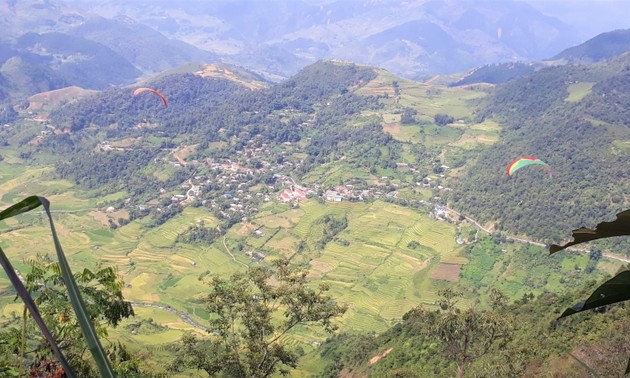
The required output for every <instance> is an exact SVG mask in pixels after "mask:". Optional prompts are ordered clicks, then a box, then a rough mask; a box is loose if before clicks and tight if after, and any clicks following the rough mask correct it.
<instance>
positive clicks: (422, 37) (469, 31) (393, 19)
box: [75, 0, 578, 78]
mask: <svg viewBox="0 0 630 378" xmlns="http://www.w3.org/2000/svg"><path fill="white" fill-rule="evenodd" d="M75 4H77V5H79V4H80V5H81V6H85V7H87V8H89V9H90V10H91V11H92V12H95V13H98V14H100V15H102V16H104V17H119V16H127V17H130V18H133V19H134V20H137V21H138V22H141V23H143V24H145V25H148V26H150V27H152V28H153V29H155V30H158V31H160V32H162V33H163V34H164V35H166V36H168V37H170V38H174V39H179V40H182V41H186V42H188V43H190V44H193V45H195V46H197V47H199V48H202V49H204V50H207V51H211V52H213V53H215V54H217V55H219V56H221V58H222V59H223V60H225V61H228V62H231V63H234V64H237V65H240V66H245V67H248V68H250V69H254V70H256V71H259V72H261V73H264V74H266V75H267V76H268V77H274V76H276V77H284V78H286V77H289V76H291V75H293V74H295V73H297V72H298V71H299V70H300V69H301V68H303V67H304V66H306V65H307V64H310V63H313V62H315V61H317V60H320V59H323V60H328V59H342V60H348V61H353V62H356V63H361V64H368V65H371V66H377V67H383V68H385V69H387V70H389V71H391V72H393V73H395V74H398V75H402V76H405V77H411V78H418V77H424V76H427V75H434V74H436V73H437V74H444V73H454V72H461V71H466V70H469V69H471V68H472V67H476V66H481V65H484V64H493V63H498V62H504V61H516V60H535V59H542V58H545V57H549V56H551V55H553V54H556V53H557V52H558V51H560V50H562V49H564V48H566V47H567V46H571V45H573V44H575V43H577V42H578V40H577V39H576V37H575V33H574V30H573V29H572V27H570V26H568V25H565V24H563V23H562V22H560V21H559V20H557V19H554V18H551V17H547V16H545V15H543V14H541V13H540V12H538V11H537V10H535V9H534V8H532V7H531V6H529V5H528V4H526V3H521V2H516V1H501V2H496V1H474V2H470V1H445V0H432V1H410V2H401V1H391V0H383V1H287V0H269V1H264V2H255V1H241V2H239V1H213V2H201V1H188V2H186V3H185V4H180V3H177V4H175V3H171V2H164V1H158V2H156V1H144V0H139V1H134V2H128V1H121V0H108V1H104V2H103V1H98V2H96V1H94V2H86V1H81V2H75Z"/></svg>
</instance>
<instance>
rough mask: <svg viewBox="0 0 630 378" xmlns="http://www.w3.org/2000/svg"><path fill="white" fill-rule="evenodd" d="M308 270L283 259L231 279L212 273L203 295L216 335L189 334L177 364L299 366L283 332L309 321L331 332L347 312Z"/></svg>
mask: <svg viewBox="0 0 630 378" xmlns="http://www.w3.org/2000/svg"><path fill="white" fill-rule="evenodd" d="M307 273H308V272H307V271H305V270H300V269H295V268H293V267H290V266H289V262H288V261H287V260H279V261H277V262H276V263H275V264H274V265H273V266H272V267H267V266H258V267H255V268H252V269H250V270H249V271H248V272H247V273H236V274H233V275H232V276H231V277H230V278H229V279H225V278H221V277H214V278H213V279H212V280H211V281H210V282H209V286H210V293H209V294H208V295H207V297H206V298H205V299H204V302H205V306H206V310H207V311H208V312H209V313H211V314H212V316H211V318H210V329H212V330H213V331H212V334H213V336H211V337H210V338H209V339H199V338H197V337H195V336H193V335H192V334H187V335H185V336H184V337H183V338H182V340H181V347H180V352H179V353H178V355H177V358H176V360H175V363H174V367H182V366H184V367H189V368H195V369H199V370H204V371H206V372H207V373H208V374H209V375H211V376H213V375H216V374H222V375H224V376H228V377H269V376H271V375H272V374H274V373H275V372H276V371H279V372H280V374H283V375H286V374H287V373H288V372H289V369H291V368H295V367H296V365H297V359H298V356H297V355H296V353H295V352H293V351H290V350H288V349H287V348H286V346H285V345H283V342H282V338H283V336H284V335H286V334H287V333H288V332H290V331H291V330H292V329H294V328H295V327H297V326H299V325H306V324H318V325H320V326H322V327H323V328H324V330H326V331H328V332H332V331H334V330H335V329H336V326H334V325H333V324H332V323H331V321H332V319H333V318H334V317H336V316H339V315H341V314H343V313H344V312H345V311H346V306H343V305H338V304H337V303H335V301H333V300H332V299H331V297H330V296H327V295H325V293H326V291H328V286H327V285H325V284H322V285H320V286H319V287H318V288H317V289H313V288H311V287H309V285H308V282H307V280H306V276H307ZM281 318H282V320H279V319H281Z"/></svg>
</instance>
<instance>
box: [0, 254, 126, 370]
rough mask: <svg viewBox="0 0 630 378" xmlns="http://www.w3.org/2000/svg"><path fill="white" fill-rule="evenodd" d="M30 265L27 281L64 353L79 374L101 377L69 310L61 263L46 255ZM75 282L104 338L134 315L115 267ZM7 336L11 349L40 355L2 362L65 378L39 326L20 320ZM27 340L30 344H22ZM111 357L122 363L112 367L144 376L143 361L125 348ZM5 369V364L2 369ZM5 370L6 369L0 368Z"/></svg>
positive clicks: (83, 275)
mask: <svg viewBox="0 0 630 378" xmlns="http://www.w3.org/2000/svg"><path fill="white" fill-rule="evenodd" d="M29 265H30V271H29V272H28V273H27V274H25V276H24V281H25V286H26V288H27V290H28V291H29V293H30V295H31V296H32V297H33V299H34V301H35V304H36V305H37V307H38V308H39V311H40V313H41V314H42V317H43V318H44V320H45V321H46V324H47V325H48V326H49V328H50V330H51V332H52V334H53V335H54V337H55V339H56V341H57V343H58V344H59V347H60V349H61V350H62V351H63V352H64V354H65V355H66V357H67V358H68V361H69V362H70V364H71V365H72V367H73V368H74V369H75V372H76V373H78V374H80V375H81V376H85V377H90V376H98V373H97V372H96V371H95V369H94V366H92V364H91V362H90V361H88V360H86V359H84V355H85V350H86V349H87V345H86V343H85V339H84V337H83V335H82V333H81V328H80V327H79V325H78V323H77V319H76V317H75V316H74V313H73V310H72V307H71V305H70V300H69V298H68V293H67V291H66V290H65V284H64V280H63V277H62V274H61V268H60V267H59V263H58V262H56V261H52V260H51V259H50V258H49V257H47V256H39V257H38V258H36V259H34V260H31V261H29ZM74 278H75V280H76V281H77V284H78V286H79V288H80V290H81V294H82V296H83V298H84V299H85V303H86V306H87V312H88V315H89V318H90V320H91V322H92V324H93V325H94V328H95V330H96V332H97V334H98V335H99V336H100V337H103V336H107V327H110V326H112V327H115V326H117V325H118V324H119V322H120V321H121V320H123V319H125V318H128V317H130V316H133V308H132V307H131V303H130V302H127V301H125V300H124V298H123V296H122V288H123V285H124V284H123V282H122V280H121V279H120V277H119V276H118V274H117V272H116V270H115V269H114V268H112V267H107V268H98V269H97V270H94V271H92V270H89V269H84V270H83V271H81V272H80V273H76V274H75V275H74ZM11 335H13V336H11ZM3 336H5V337H2V338H3V339H4V340H5V342H6V344H7V346H8V347H9V348H8V349H9V350H15V351H21V352H20V354H22V353H25V351H24V347H27V348H28V350H33V351H36V353H33V354H25V355H24V356H23V357H24V359H22V360H21V361H22V362H20V361H18V360H15V361H12V362H11V359H12V358H15V357H9V356H11V354H9V355H6V354H5V355H4V356H3V357H2V358H0V360H5V361H7V362H9V363H13V364H14V366H22V368H26V369H28V370H29V371H30V374H31V375H33V376H40V373H41V374H43V373H44V372H55V371H59V372H60V374H61V375H59V376H64V375H63V374H64V373H63V368H62V367H61V365H60V364H59V363H58V362H57V361H54V359H51V358H52V356H51V355H50V354H49V353H48V352H47V342H46V340H45V339H44V338H43V336H42V335H41V333H39V332H38V331H37V330H36V328H35V324H34V323H32V322H25V323H23V322H22V321H20V319H17V318H16V319H14V321H12V322H11V325H9V326H8V327H7V329H6V330H4V332H3ZM26 340H28V343H26V344H23V343H24V342H25V341H26ZM108 353H109V354H110V356H117V357H118V361H113V362H116V363H118V364H122V365H121V366H124V370H125V371H126V372H128V373H130V372H136V373H138V372H139V370H138V361H137V360H134V359H133V356H131V355H130V354H129V353H128V352H126V350H125V349H124V347H123V346H122V345H118V346H116V345H114V346H113V349H112V350H110V351H108ZM121 356H122V357H124V358H121ZM1 365H2V363H0V367H1ZM114 370H115V371H116V372H117V373H120V371H118V369H117V366H114ZM0 371H3V370H2V369H1V368H0ZM46 376H48V375H46ZM50 376H55V375H50ZM126 376H131V375H129V374H127V375H126Z"/></svg>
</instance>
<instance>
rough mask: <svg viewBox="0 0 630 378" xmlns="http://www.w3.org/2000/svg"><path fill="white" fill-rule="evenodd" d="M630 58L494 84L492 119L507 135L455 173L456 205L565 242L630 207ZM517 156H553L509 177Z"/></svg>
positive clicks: (511, 228)
mask: <svg viewBox="0 0 630 378" xmlns="http://www.w3.org/2000/svg"><path fill="white" fill-rule="evenodd" d="M629 64H630V56H628V55H626V56H623V57H621V58H619V59H617V60H615V61H613V62H610V63H605V64H602V65H593V66H562V67H553V68H547V69H543V70H540V71H538V72H535V73H533V74H532V75H530V76H526V77H523V78H521V79H519V80H516V81H514V82H510V83H507V84H505V85H503V86H499V87H497V88H496V91H494V93H493V94H492V95H491V96H490V97H489V98H488V102H487V104H486V105H485V106H484V108H483V109H484V110H482V111H481V114H483V116H484V117H490V118H492V119H495V120H497V121H498V122H500V123H501V124H502V125H503V129H502V132H501V138H500V142H499V143H497V144H495V145H493V146H491V147H489V148H488V149H486V150H484V151H481V155H480V158H479V159H478V160H477V161H476V162H475V164H474V165H473V166H471V167H470V169H468V170H467V172H466V174H465V175H464V176H462V177H459V178H458V179H457V184H456V185H455V187H456V189H455V190H454V191H453V195H452V196H451V197H450V198H449V202H451V203H452V204H453V206H454V207H455V208H458V209H460V210H461V211H462V212H464V213H466V214H474V215H475V216H476V217H478V219H480V220H482V221H484V222H487V223H489V224H494V225H495V226H496V228H497V229H500V230H505V231H506V232H511V233H517V234H524V235H531V236H533V237H536V238H538V239H541V240H558V239H561V238H563V235H566V233H567V230H569V229H572V228H576V227H578V226H580V225H594V224H595V223H596V222H597V221H598V220H599V219H604V218H606V217H610V216H612V214H615V213H617V212H619V211H620V210H622V209H624V208H625V207H627V206H628V198H627V193H628V192H629V191H630V180H629V179H630V176H629V175H630V173H629V171H628V169H627V168H628V160H629V159H630V149H629V148H628V141H629V138H630V128H628V125H630V112H628V109H630V97H629V96H628V93H629V91H628V90H629V87H628V84H629V83H630V70H629V69H628V67H629ZM519 156H536V157H538V158H539V159H542V160H543V161H545V162H546V163H548V164H549V165H550V167H551V175H548V174H547V173H546V172H545V171H544V170H542V169H529V170H523V171H520V172H518V173H517V174H515V175H514V176H511V177H508V176H507V175H506V174H505V167H506V166H507V165H508V164H509V163H510V161H512V160H513V159H514V158H516V157H519Z"/></svg>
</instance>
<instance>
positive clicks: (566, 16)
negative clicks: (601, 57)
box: [497, 0, 630, 39]
mask: <svg viewBox="0 0 630 378" xmlns="http://www.w3.org/2000/svg"><path fill="white" fill-rule="evenodd" d="M497 1H501V0H497ZM523 1H525V2H527V3H529V4H531V5H532V6H534V7H535V8H536V9H538V10H540V11H541V12H542V13H544V14H546V15H549V16H553V17H556V18H558V19H560V20H561V21H564V22H565V23H567V24H569V25H574V26H576V27H578V28H581V29H582V30H584V35H582V37H583V38H586V39H588V38H591V37H594V36H595V35H597V34H599V33H603V32H607V31H611V30H615V29H630V0H523Z"/></svg>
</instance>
